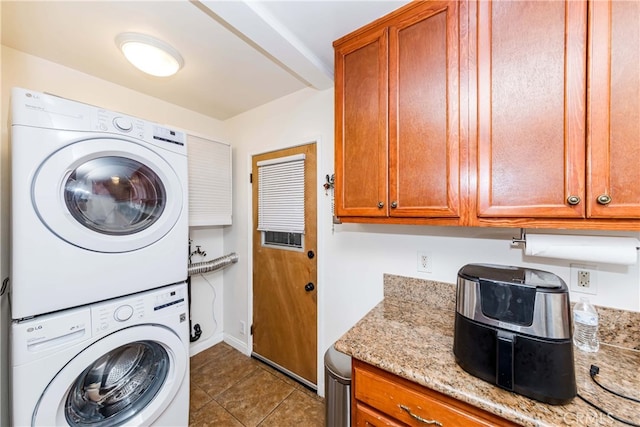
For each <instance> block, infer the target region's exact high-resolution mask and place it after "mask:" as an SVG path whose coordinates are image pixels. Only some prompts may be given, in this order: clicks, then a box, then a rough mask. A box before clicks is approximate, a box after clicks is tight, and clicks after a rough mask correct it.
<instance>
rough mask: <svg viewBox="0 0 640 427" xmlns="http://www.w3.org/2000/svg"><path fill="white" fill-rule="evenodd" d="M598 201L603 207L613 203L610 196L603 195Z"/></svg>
mask: <svg viewBox="0 0 640 427" xmlns="http://www.w3.org/2000/svg"><path fill="white" fill-rule="evenodd" d="M596 200H597V201H598V203H600V204H601V205H608V204H609V203H611V196H609V195H607V194H601V195H599V196H598V198H597V199H596Z"/></svg>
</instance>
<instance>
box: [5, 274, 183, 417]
mask: <svg viewBox="0 0 640 427" xmlns="http://www.w3.org/2000/svg"><path fill="white" fill-rule="evenodd" d="M187 316H188V308H187V289H186V284H184V283H182V284H178V285H169V286H166V287H163V288H160V289H155V290H152V291H146V292H143V293H140V294H137V295H133V296H129V297H122V298H116V299H113V300H110V301H104V302H100V303H95V304H91V305H88V306H84V307H79V308H72V309H69V310H64V311H60V312H57V313H52V314H46V315H42V316H37V317H35V318H32V319H26V320H22V321H14V322H13V323H12V326H11V335H10V339H11V369H12V371H11V374H12V376H11V390H12V393H11V395H10V396H11V397H10V400H11V417H12V425H14V426H73V427H88V426H91V427H103V426H150V425H152V426H172V427H175V426H186V425H188V424H189V327H188V317H187Z"/></svg>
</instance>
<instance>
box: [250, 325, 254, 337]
mask: <svg viewBox="0 0 640 427" xmlns="http://www.w3.org/2000/svg"><path fill="white" fill-rule="evenodd" d="M249 334H251V335H253V325H251V327H250V328H249Z"/></svg>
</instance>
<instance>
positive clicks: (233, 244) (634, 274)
mask: <svg viewBox="0 0 640 427" xmlns="http://www.w3.org/2000/svg"><path fill="white" fill-rule="evenodd" d="M333 102H334V100H333V90H332V89H330V90H326V91H323V92H317V91H314V90H311V89H305V90H302V91H300V92H297V93H295V94H293V95H290V96H287V97H284V98H281V99H279V100H277V101H274V102H272V103H270V104H267V105H263V106H261V107H259V108H256V109H254V110H252V111H249V112H247V113H245V114H242V115H239V116H236V117H234V118H232V119H229V120H227V122H226V124H227V126H228V128H227V131H228V132H229V134H230V135H232V137H231V138H232V141H233V146H234V207H233V213H234V226H233V227H232V228H231V229H229V230H225V236H224V245H225V250H227V251H228V250H234V251H236V252H238V254H239V256H240V261H241V262H240V265H239V267H240V268H237V269H234V270H233V271H228V272H226V273H225V281H224V286H225V301H224V307H225V325H226V328H225V336H226V339H227V340H228V341H230V342H234V343H235V344H236V346H237V347H238V348H241V349H242V348H244V349H245V351H249V349H248V346H249V344H250V343H249V340H248V337H246V336H243V335H241V334H239V332H238V328H237V327H236V325H238V323H239V322H240V321H246V322H249V323H247V324H250V321H251V301H250V298H251V292H250V286H251V270H250V268H251V267H250V258H249V257H250V251H251V247H250V246H251V241H250V233H249V227H250V224H251V218H250V215H251V198H250V191H251V189H250V184H249V181H248V178H247V177H248V175H249V171H250V164H251V155H253V154H258V153H261V152H266V151H272V150H275V149H279V148H283V147H286V146H291V145H296V144H300V143H303V142H307V141H310V140H313V139H315V138H318V137H319V138H320V140H321V143H320V145H319V147H320V148H319V156H318V158H319V163H318V178H319V181H318V189H319V191H318V195H319V203H318V205H319V206H318V213H319V215H318V221H319V227H318V246H319V247H318V262H319V271H320V277H319V278H318V297H319V298H318V308H319V310H318V313H319V314H318V316H319V323H318V336H319V346H318V347H319V355H318V356H319V357H318V362H319V363H318V369H319V371H318V372H319V374H320V375H319V376H318V381H319V384H318V385H319V389H320V390H322V389H323V386H322V383H323V382H324V381H323V378H322V374H321V372H322V371H321V369H322V356H323V354H324V351H325V349H326V348H328V346H330V345H331V343H333V342H334V341H335V340H336V339H338V338H339V337H340V336H341V335H342V334H343V333H344V332H345V331H347V330H348V329H349V328H350V327H351V326H352V325H353V324H354V323H355V322H357V321H358V319H360V318H361V317H362V316H363V315H364V314H366V313H367V311H369V310H370V309H371V308H372V307H373V306H375V305H376V304H377V303H378V302H379V301H380V300H381V299H382V297H383V288H382V275H383V273H392V274H398V275H403V276H410V277H419V278H424V279H430V280H438V281H444V282H449V283H455V281H456V277H457V272H458V269H459V268H460V267H462V266H463V265H465V264H467V263H474V262H484V263H495V264H509V265H522V266H528V267H532V268H539V269H542V270H547V271H551V272H553V273H556V274H558V275H559V276H560V277H562V278H563V279H564V280H565V281H566V282H567V284H568V285H569V284H570V283H569V264H570V262H569V261H562V260H555V261H554V260H548V259H547V260H545V259H542V258H540V259H535V258H531V257H526V258H525V257H524V256H523V251H522V249H520V248H519V247H513V246H512V245H511V238H512V237H519V235H520V230H519V229H505V228H465V227H428V226H408V225H407V226H404V225H360V224H340V225H335V226H332V224H331V214H330V204H329V199H328V198H327V197H324V191H323V189H322V188H321V186H322V184H323V183H324V179H323V177H324V176H325V175H326V174H331V173H333V154H334V147H333V141H334V138H333V135H334V134H333V132H334V129H333V107H334V104H333ZM547 231H548V230H547ZM537 232H545V230H538V231H537ZM567 233H573V234H589V232H583V233H581V232H580V231H572V232H567ZM591 234H593V233H591ZM597 234H609V235H627V236H637V235H638V233H635V232H629V233H619V232H615V233H614V232H611V233H597ZM418 251H426V252H429V253H431V254H432V255H433V272H432V273H429V274H427V273H418V271H417V252H418ZM597 267H598V271H597V273H598V290H599V292H598V295H596V296H590V298H591V300H592V302H594V303H595V304H598V305H603V306H610V307H616V308H622V309H627V310H634V311H640V286H639V281H638V276H639V275H638V267H637V266H632V267H620V266H610V265H604V264H603V265H598V266H597ZM571 298H572V299H574V300H575V299H578V298H579V294H576V293H573V292H572V294H571Z"/></svg>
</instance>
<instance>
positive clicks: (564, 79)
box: [476, 0, 587, 218]
mask: <svg viewBox="0 0 640 427" xmlns="http://www.w3.org/2000/svg"><path fill="white" fill-rule="evenodd" d="M477 8H478V10H477V22H476V34H477V70H476V71H477V81H478V83H477V84H478V87H477V97H478V99H477V108H478V111H477V113H478V147H477V150H478V164H477V168H478V170H477V179H478V182H477V185H478V206H477V213H478V216H479V217H518V218H526V217H534V218H544V217H553V218H582V217H584V216H585V211H586V209H585V203H584V193H585V172H584V171H585V114H586V111H585V99H586V95H585V91H586V21H587V6H586V3H585V2H581V1H568V2H562V1H553V0H551V1H537V0H536V1H517V2H511V1H494V2H488V1H482V2H479V3H478V4H477ZM572 203H573V204H572Z"/></svg>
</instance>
